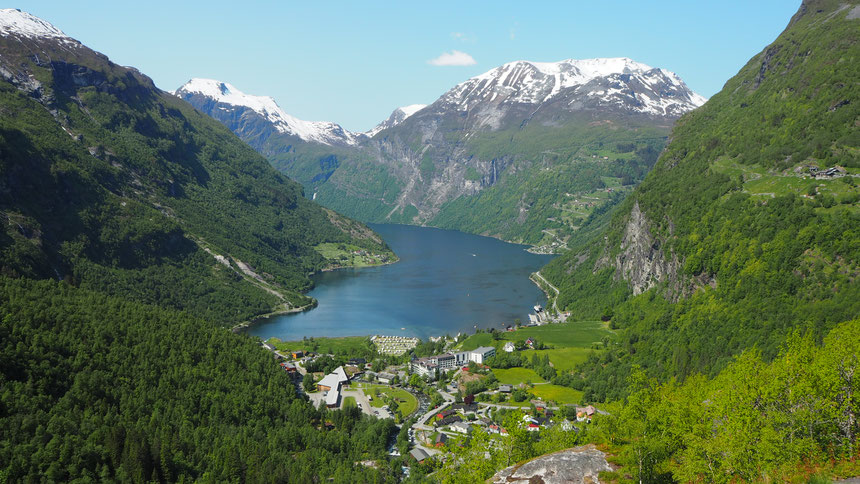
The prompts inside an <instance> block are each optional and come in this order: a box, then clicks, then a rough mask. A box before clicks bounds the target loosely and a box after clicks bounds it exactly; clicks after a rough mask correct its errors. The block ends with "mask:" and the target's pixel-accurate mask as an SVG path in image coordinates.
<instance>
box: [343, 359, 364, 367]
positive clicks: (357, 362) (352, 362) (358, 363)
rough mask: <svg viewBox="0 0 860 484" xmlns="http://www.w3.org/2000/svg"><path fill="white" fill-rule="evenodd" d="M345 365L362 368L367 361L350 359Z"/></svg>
mask: <svg viewBox="0 0 860 484" xmlns="http://www.w3.org/2000/svg"><path fill="white" fill-rule="evenodd" d="M347 363H349V364H350V365H352V366H364V365H366V364H367V360H366V359H364V358H352V359H350V360H349V361H347Z"/></svg>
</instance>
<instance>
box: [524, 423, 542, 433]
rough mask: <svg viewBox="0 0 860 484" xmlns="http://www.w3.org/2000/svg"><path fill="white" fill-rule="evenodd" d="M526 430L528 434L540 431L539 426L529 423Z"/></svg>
mask: <svg viewBox="0 0 860 484" xmlns="http://www.w3.org/2000/svg"><path fill="white" fill-rule="evenodd" d="M526 430H528V431H529V432H538V431H539V430H540V425H538V424H535V423H529V426H528V428H527V429H526Z"/></svg>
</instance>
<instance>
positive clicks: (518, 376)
mask: <svg viewBox="0 0 860 484" xmlns="http://www.w3.org/2000/svg"><path fill="white" fill-rule="evenodd" d="M493 374H495V375H496V378H497V379H498V380H499V382H500V383H505V384H508V385H519V384H520V383H525V382H527V381H530V382H532V383H543V381H544V379H543V378H541V377H540V375H538V374H537V373H535V371H534V370H530V369H528V368H520V367H517V368H508V369H504V370H502V369H498V368H497V369H494V370H493Z"/></svg>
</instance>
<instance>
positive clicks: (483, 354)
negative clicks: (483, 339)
mask: <svg viewBox="0 0 860 484" xmlns="http://www.w3.org/2000/svg"><path fill="white" fill-rule="evenodd" d="M493 356H496V349H495V348H493V347H492V346H481V347H480V348H475V349H474V350H472V351H471V352H470V353H469V361H474V362H475V363H478V364H479V365H482V364H484V362H485V361H487V359H488V358H490V357H493Z"/></svg>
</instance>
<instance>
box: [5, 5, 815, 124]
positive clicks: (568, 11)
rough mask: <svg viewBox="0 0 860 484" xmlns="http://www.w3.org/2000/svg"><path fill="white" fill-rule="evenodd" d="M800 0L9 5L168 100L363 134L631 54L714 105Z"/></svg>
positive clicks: (784, 23) (774, 36) (769, 41)
mask: <svg viewBox="0 0 860 484" xmlns="http://www.w3.org/2000/svg"><path fill="white" fill-rule="evenodd" d="M799 5H800V0H754V1H750V0H721V1H702V0H651V1H647V2H646V1H641V0H628V1H620V0H618V1H613V0H603V1H594V0H590V1H581V0H567V1H552V2H551V1H538V0H534V1H530V2H525V1H522V0H519V1H512V2H511V1H503V0H495V1H470V2H467V1H463V0H460V1H442V0H439V1H432V2H417V1H397V2H395V1H391V2H382V1H364V2H357V1H349V2H347V1H342V2H341V1H316V0H303V1H286V0H283V1H271V2H263V1H255V0H244V1H241V2H237V1H236V0H231V1H229V2H228V1H220V0H208V1H197V0H179V1H176V0H174V1H172V2H167V1H161V0H150V1H148V2H123V1H117V0H110V1H103V0H88V1H85V2H70V1H68V0H24V1H19V4H18V5H14V7H15V8H20V9H21V10H24V11H27V12H30V13H31V14H33V15H36V16H38V17H41V18H43V19H45V20H47V21H49V22H51V23H52V24H54V25H55V26H56V27H58V28H59V29H60V30H62V31H64V32H65V33H66V34H67V35H69V36H71V37H74V38H75V39H78V40H80V41H81V42H83V43H84V44H85V45H87V46H89V47H91V48H93V49H94V50H97V51H99V52H102V53H104V54H106V55H107V56H108V57H110V58H111V60H113V61H114V62H116V63H117V64H122V65H128V66H134V67H136V68H138V69H140V70H141V71H142V72H143V73H145V74H147V75H148V76H150V77H151V78H152V79H153V80H154V81H155V83H156V85H157V86H158V87H160V88H161V89H164V90H173V89H176V88H178V87H179V86H181V85H182V84H183V83H185V82H186V81H188V80H189V79H190V78H192V77H204V78H212V79H218V80H221V81H225V82H229V83H231V84H233V85H234V86H235V87H236V88H238V89H239V90H241V91H244V92H245V93H248V94H255V95H267V96H272V97H274V98H275V100H276V101H277V102H278V104H279V105H280V106H281V108H282V109H283V110H284V111H286V112H287V113H289V114H291V115H293V116H296V117H298V118H300V119H305V120H309V121H333V122H336V123H339V124H341V125H342V126H343V127H344V128H346V129H349V130H351V131H366V130H369V129H370V128H372V127H373V126H375V125H376V124H377V123H379V122H381V121H382V120H384V119H386V118H387V117H388V116H389V114H390V113H391V111H393V110H394V109H395V108H396V107H398V106H404V105H408V104H418V103H421V104H429V103H431V102H433V101H434V100H436V99H437V98H438V97H439V96H441V95H442V94H444V93H445V92H446V91H447V90H448V89H450V88H452V87H454V86H455V85H456V84H458V83H460V82H463V81H465V80H466V79H468V78H470V77H472V76H476V75H478V74H481V73H483V72H486V71H488V70H490V69H493V68H494V67H497V66H499V65H502V64H504V63H506V62H512V61H516V60H530V61H539V62H553V61H559V60H563V59H587V58H594V57H629V58H631V59H634V60H636V61H638V62H643V63H645V64H648V65H650V66H652V67H661V68H664V69H668V70H670V71H673V72H675V73H677V74H678V75H679V76H681V78H682V79H683V80H684V81H685V82H686V83H687V85H688V86H689V87H690V88H691V89H693V90H694V91H696V92H697V93H699V94H701V95H703V96H706V97H710V96H712V95H713V94H715V93H716V92H718V91H719V90H720V88H722V86H723V84H724V83H725V82H726V81H727V80H728V79H729V78H730V77H731V76H733V75H734V74H735V73H737V71H738V70H739V69H740V68H741V67H742V66H743V65H744V64H746V62H747V61H748V60H749V59H750V58H751V57H752V56H753V55H755V54H757V53H758V52H760V51H761V50H762V49H763V48H764V47H765V46H767V45H768V44H769V43H771V42H772V41H773V40H774V39H775V38H776V37H777V36H778V35H779V33H780V32H782V30H783V29H784V28H785V26H786V25H787V24H788V21H789V19H790V18H791V16H792V15H793V14H794V13H795V12H796V11H797V9H798V7H799Z"/></svg>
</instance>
